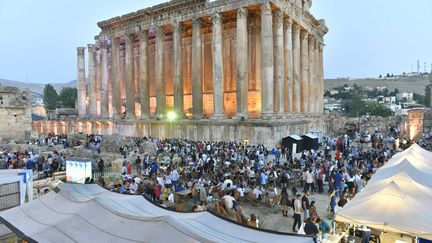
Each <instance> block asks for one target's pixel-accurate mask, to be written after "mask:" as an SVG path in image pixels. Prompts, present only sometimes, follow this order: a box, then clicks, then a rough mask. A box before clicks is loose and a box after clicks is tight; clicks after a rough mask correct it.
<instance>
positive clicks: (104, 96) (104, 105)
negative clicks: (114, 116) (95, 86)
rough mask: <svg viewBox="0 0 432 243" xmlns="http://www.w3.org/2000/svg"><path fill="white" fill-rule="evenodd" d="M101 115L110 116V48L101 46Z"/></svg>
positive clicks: (103, 116)
mask: <svg viewBox="0 0 432 243" xmlns="http://www.w3.org/2000/svg"><path fill="white" fill-rule="evenodd" d="M100 55H101V56H100V69H99V70H100V76H99V80H100V90H99V92H100V117H102V118H108V117H109V114H108V111H109V109H108V105H109V103H108V50H107V48H106V47H105V46H100Z"/></svg>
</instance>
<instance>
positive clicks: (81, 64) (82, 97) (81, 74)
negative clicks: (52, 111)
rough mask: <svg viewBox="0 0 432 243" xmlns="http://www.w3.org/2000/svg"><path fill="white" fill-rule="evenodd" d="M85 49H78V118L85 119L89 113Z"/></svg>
mask: <svg viewBox="0 0 432 243" xmlns="http://www.w3.org/2000/svg"><path fill="white" fill-rule="evenodd" d="M84 51H85V47H78V48H77V91H78V93H77V110H78V116H79V117H84V116H85V115H86V113H87V111H86V108H87V106H86V101H87V93H86V79H85V60H84V58H85V56H84Z"/></svg>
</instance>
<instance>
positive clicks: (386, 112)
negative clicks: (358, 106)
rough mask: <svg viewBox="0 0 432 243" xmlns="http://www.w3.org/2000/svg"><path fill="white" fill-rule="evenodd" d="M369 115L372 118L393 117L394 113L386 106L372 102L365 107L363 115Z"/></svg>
mask: <svg viewBox="0 0 432 243" xmlns="http://www.w3.org/2000/svg"><path fill="white" fill-rule="evenodd" d="M366 113H369V114H370V115H372V116H383V117H387V116H391V115H393V111H392V110H391V109H389V108H387V107H385V106H384V105H382V104H380V103H377V102H370V103H367V104H366V105H365V107H363V112H362V115H364V114H366Z"/></svg>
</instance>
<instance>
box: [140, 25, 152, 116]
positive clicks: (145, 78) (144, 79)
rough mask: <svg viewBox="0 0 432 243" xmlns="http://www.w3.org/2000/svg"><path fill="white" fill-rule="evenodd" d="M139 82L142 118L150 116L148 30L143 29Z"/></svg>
mask: <svg viewBox="0 0 432 243" xmlns="http://www.w3.org/2000/svg"><path fill="white" fill-rule="evenodd" d="M139 43H140V47H139V48H140V49H139V70H140V75H139V82H140V102H141V119H148V118H150V92H149V89H150V85H149V75H148V50H147V49H148V30H143V31H141V33H140V34H139Z"/></svg>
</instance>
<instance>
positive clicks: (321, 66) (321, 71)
mask: <svg viewBox="0 0 432 243" xmlns="http://www.w3.org/2000/svg"><path fill="white" fill-rule="evenodd" d="M318 60H319V64H318V67H319V72H318V73H319V85H320V86H319V90H318V92H319V93H318V97H319V111H318V112H319V113H322V112H324V58H323V44H322V43H320V45H319V58H318Z"/></svg>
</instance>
